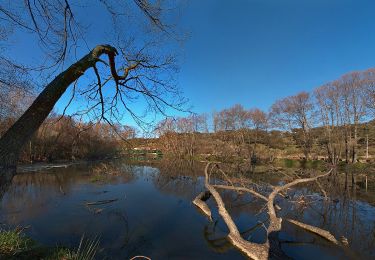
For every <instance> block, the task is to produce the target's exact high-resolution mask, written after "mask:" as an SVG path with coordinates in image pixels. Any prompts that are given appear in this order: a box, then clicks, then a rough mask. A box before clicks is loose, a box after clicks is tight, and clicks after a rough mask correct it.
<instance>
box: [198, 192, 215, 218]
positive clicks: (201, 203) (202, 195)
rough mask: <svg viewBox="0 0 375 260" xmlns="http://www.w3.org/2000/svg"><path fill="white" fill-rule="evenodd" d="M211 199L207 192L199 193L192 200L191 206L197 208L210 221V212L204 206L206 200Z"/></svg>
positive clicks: (205, 205) (206, 206)
mask: <svg viewBox="0 0 375 260" xmlns="http://www.w3.org/2000/svg"><path fill="white" fill-rule="evenodd" d="M210 197H211V194H210V193H209V192H207V191H206V192H201V193H199V195H198V196H197V197H196V198H195V199H194V200H193V204H194V205H195V206H197V207H198V208H199V209H200V210H201V211H202V212H203V213H204V214H205V215H206V216H207V217H208V219H209V220H210V221H212V216H211V210H210V208H209V207H208V205H207V204H206V200H208V199H209V198H210Z"/></svg>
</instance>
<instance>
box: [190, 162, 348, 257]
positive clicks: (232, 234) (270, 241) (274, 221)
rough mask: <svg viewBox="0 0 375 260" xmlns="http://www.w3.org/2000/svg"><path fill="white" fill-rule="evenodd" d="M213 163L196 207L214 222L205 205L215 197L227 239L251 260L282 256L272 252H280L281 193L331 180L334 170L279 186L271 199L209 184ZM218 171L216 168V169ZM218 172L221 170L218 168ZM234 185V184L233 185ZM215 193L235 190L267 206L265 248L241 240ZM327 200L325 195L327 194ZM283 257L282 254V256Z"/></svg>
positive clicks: (327, 236) (307, 227)
mask: <svg viewBox="0 0 375 260" xmlns="http://www.w3.org/2000/svg"><path fill="white" fill-rule="evenodd" d="M211 165H212V163H208V164H207V165H206V168H205V187H206V189H207V191H206V192H202V193H200V194H199V195H198V196H197V197H196V198H195V199H194V201H193V203H194V205H196V206H197V207H198V208H199V209H200V210H201V211H202V212H203V213H204V214H205V215H206V216H208V217H209V219H210V220H211V221H212V217H211V210H210V209H209V207H208V205H207V204H206V201H207V200H208V199H209V198H210V197H211V196H212V197H213V198H214V200H215V202H216V204H217V207H218V211H219V215H220V216H221V217H222V219H223V220H224V222H225V224H226V225H227V227H228V229H229V234H228V236H227V238H228V240H229V242H230V243H231V244H232V245H233V246H235V247H236V248H237V249H239V250H240V251H242V252H243V253H244V254H246V255H247V256H248V257H249V258H251V259H268V258H269V256H270V253H276V254H279V253H280V252H271V249H272V250H276V251H277V250H278V249H277V248H274V244H275V243H274V242H275V234H277V233H278V232H279V231H280V230H281V223H282V218H279V217H277V215H276V210H275V208H277V209H280V207H279V206H278V205H276V206H275V198H276V197H277V195H280V193H281V192H283V191H286V190H287V189H289V188H291V187H293V186H295V185H298V184H301V183H307V182H312V181H317V180H318V179H319V178H323V177H326V176H328V175H329V174H330V173H331V171H332V170H330V171H328V172H327V173H324V174H321V175H318V176H315V177H311V178H303V179H302V178H299V179H297V180H294V181H292V182H290V183H287V184H285V185H282V186H276V187H272V192H271V193H270V194H269V195H268V197H266V196H264V195H262V194H260V193H258V192H256V191H254V190H253V189H250V188H246V187H236V186H234V185H233V186H226V185H212V184H210V178H209V177H210V173H211V171H212V168H211V169H210V166H211ZM216 168H217V167H216ZM217 169H218V168H217ZM220 173H221V174H223V175H224V177H225V178H226V179H228V177H227V175H226V174H225V173H223V172H222V171H220ZM231 184H232V182H231ZM216 189H225V190H233V191H237V192H248V193H250V194H252V195H254V196H255V197H257V198H260V199H262V200H264V201H265V202H267V204H266V205H267V209H268V215H269V217H270V218H269V221H270V223H269V226H268V228H267V240H266V242H265V243H263V244H257V243H252V242H250V241H247V240H245V239H243V238H242V236H241V233H240V232H239V230H238V228H237V226H236V224H235V223H234V221H233V219H232V217H231V216H230V214H229V213H228V211H227V209H226V207H225V204H224V201H223V200H222V198H221V196H220V194H219V193H218V191H217V190H216ZM324 194H325V196H326V193H324ZM286 220H287V221H288V222H290V223H293V224H295V225H297V226H298V227H301V228H303V229H305V230H307V231H309V232H312V233H314V234H317V235H319V236H321V237H323V238H325V239H326V240H328V241H330V242H332V243H333V244H335V245H339V246H341V245H343V244H344V243H341V242H339V241H338V240H337V239H336V238H335V237H334V236H333V235H332V234H331V233H330V232H329V231H327V230H324V229H321V228H318V227H314V226H311V225H308V224H305V223H301V222H299V221H296V220H292V219H286ZM281 254H283V253H282V252H281Z"/></svg>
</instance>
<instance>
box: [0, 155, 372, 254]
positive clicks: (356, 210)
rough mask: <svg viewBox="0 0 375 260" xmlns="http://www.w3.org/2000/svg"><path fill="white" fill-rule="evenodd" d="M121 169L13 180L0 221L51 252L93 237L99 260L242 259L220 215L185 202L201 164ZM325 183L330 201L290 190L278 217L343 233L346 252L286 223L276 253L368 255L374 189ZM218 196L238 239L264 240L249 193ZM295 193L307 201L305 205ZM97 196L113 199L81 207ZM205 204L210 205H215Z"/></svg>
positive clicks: (59, 171) (309, 191) (199, 178)
mask: <svg viewBox="0 0 375 260" xmlns="http://www.w3.org/2000/svg"><path fill="white" fill-rule="evenodd" d="M118 164H120V165H121V168H122V173H121V174H120V175H119V176H112V177H109V178H105V179H104V180H103V179H99V180H98V179H95V178H93V173H92V171H91V170H90V167H91V166H90V165H86V164H80V165H74V166H70V167H68V168H55V169H48V170H38V171H36V172H25V173H21V174H19V175H17V176H16V177H15V178H14V180H13V183H12V185H11V186H10V187H9V188H8V190H7V192H6V193H5V194H4V196H3V197H2V198H1V201H0V223H1V225H5V226H7V227H17V226H22V227H27V228H26V229H25V233H26V234H27V235H28V236H30V237H31V238H33V239H34V240H36V241H38V242H39V243H41V244H43V245H48V246H56V245H60V246H67V247H77V246H78V244H79V241H80V239H81V237H82V236H83V235H85V237H88V238H94V237H99V239H100V249H99V252H98V255H97V256H98V259H129V258H131V257H133V256H135V255H145V256H148V257H151V258H152V259H244V258H245V257H244V256H243V255H242V254H241V253H239V252H238V251H237V250H235V249H234V248H233V247H232V246H231V245H230V244H229V243H228V242H227V241H226V239H225V235H226V232H227V230H226V227H225V224H224V223H223V222H222V221H221V219H220V217H219V216H218V213H217V212H216V211H215V210H213V218H214V222H213V223H210V222H209V221H208V220H207V219H206V217H204V216H203V215H201V214H200V212H199V211H198V210H197V209H196V208H195V206H194V205H193V204H192V203H191V201H192V200H193V199H194V198H195V196H196V195H197V194H199V192H201V191H202V190H204V189H203V180H204V179H203V167H204V165H201V164H198V163H193V164H191V163H187V162H186V163H182V164H181V163H179V164H173V163H168V164H164V163H162V162H160V163H156V164H155V165H153V166H144V165H134V164H127V163H119V162H118ZM282 176H284V175H280V174H277V173H275V174H270V173H267V174H258V175H257V176H256V177H255V179H257V181H258V182H259V183H263V182H268V183H272V184H274V185H277V184H278V183H280V182H281V181H282V179H283V177H282ZM340 176H341V175H340ZM284 177H285V176H284ZM331 182H332V180H331ZM331 186H332V187H334V188H332V190H331V189H330V190H328V193H329V196H330V202H329V203H324V202H323V199H322V197H321V196H320V195H319V192H317V190H316V189H315V188H314V186H301V187H299V188H298V189H296V190H293V191H292V195H290V199H289V200H290V201H294V203H290V202H283V201H286V200H283V201H280V202H279V203H280V205H281V207H282V211H281V212H280V213H279V214H280V215H281V216H287V217H290V218H294V219H297V220H300V221H305V222H306V223H308V224H313V225H316V226H319V227H322V228H324V229H327V230H329V231H330V232H331V233H333V234H334V235H335V236H336V237H338V238H339V237H341V236H345V237H346V238H347V239H348V241H349V244H350V248H349V249H348V250H349V251H350V253H347V252H344V251H343V250H342V249H341V248H338V247H335V246H333V245H331V244H330V243H328V242H326V241H325V240H324V239H322V238H320V237H318V236H316V235H312V234H309V233H307V232H306V231H303V230H301V229H299V228H297V227H295V226H292V224H288V223H285V224H283V228H282V232H281V233H280V235H279V239H280V243H281V248H282V250H283V251H284V253H285V254H286V255H288V256H289V257H290V258H294V259H346V258H348V257H349V256H351V257H352V258H360V259H375V191H374V189H371V187H374V184H373V183H369V188H368V190H367V191H365V190H364V188H361V187H360V185H359V186H358V187H357V188H355V189H351V188H350V185H346V186H347V187H346V188H345V184H343V182H341V181H337V182H336V183H335V184H334V185H331ZM348 186H349V187H348ZM222 195H223V199H224V200H225V202H226V203H227V207H228V209H229V212H230V213H231V215H232V217H233V218H234V220H235V221H236V224H237V225H238V227H239V229H240V231H241V232H243V237H244V238H246V239H249V240H251V241H255V242H263V241H264V239H265V237H264V235H265V229H264V227H263V226H262V225H258V227H257V228H253V227H254V226H255V225H256V224H257V223H259V222H260V221H265V220H266V219H267V214H265V212H264V207H263V206H264V203H263V202H262V201H259V200H257V199H255V198H253V197H251V196H249V195H246V194H241V195H237V194H234V193H231V192H224V193H222ZM301 195H304V198H311V200H308V201H307V202H305V203H302V201H298V200H299V199H300V198H301ZM102 200H114V201H113V202H111V203H107V204H101V205H91V206H88V205H87V203H90V202H97V201H102ZM208 204H209V206H210V207H211V209H215V204H214V203H213V201H212V199H211V200H209V203H208Z"/></svg>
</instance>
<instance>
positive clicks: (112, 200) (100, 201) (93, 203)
mask: <svg viewBox="0 0 375 260" xmlns="http://www.w3.org/2000/svg"><path fill="white" fill-rule="evenodd" d="M115 201H118V199H110V200H98V201H93V202H86V205H87V206H93V205H102V204H107V203H111V202H115Z"/></svg>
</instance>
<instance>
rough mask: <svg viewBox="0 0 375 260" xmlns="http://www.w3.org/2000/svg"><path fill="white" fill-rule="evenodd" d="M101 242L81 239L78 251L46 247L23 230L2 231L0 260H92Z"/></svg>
mask: <svg viewBox="0 0 375 260" xmlns="http://www.w3.org/2000/svg"><path fill="white" fill-rule="evenodd" d="M98 247H99V240H98V239H94V240H88V239H85V238H84V237H82V238H81V241H80V244H79V246H78V248H77V249H70V248H66V247H45V246H43V245H40V244H38V243H37V242H36V241H34V240H32V239H31V238H29V237H27V236H26V235H25V234H24V233H23V232H22V230H21V229H14V230H4V229H2V230H0V259H46V260H91V259H95V255H96V252H97V250H98Z"/></svg>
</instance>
